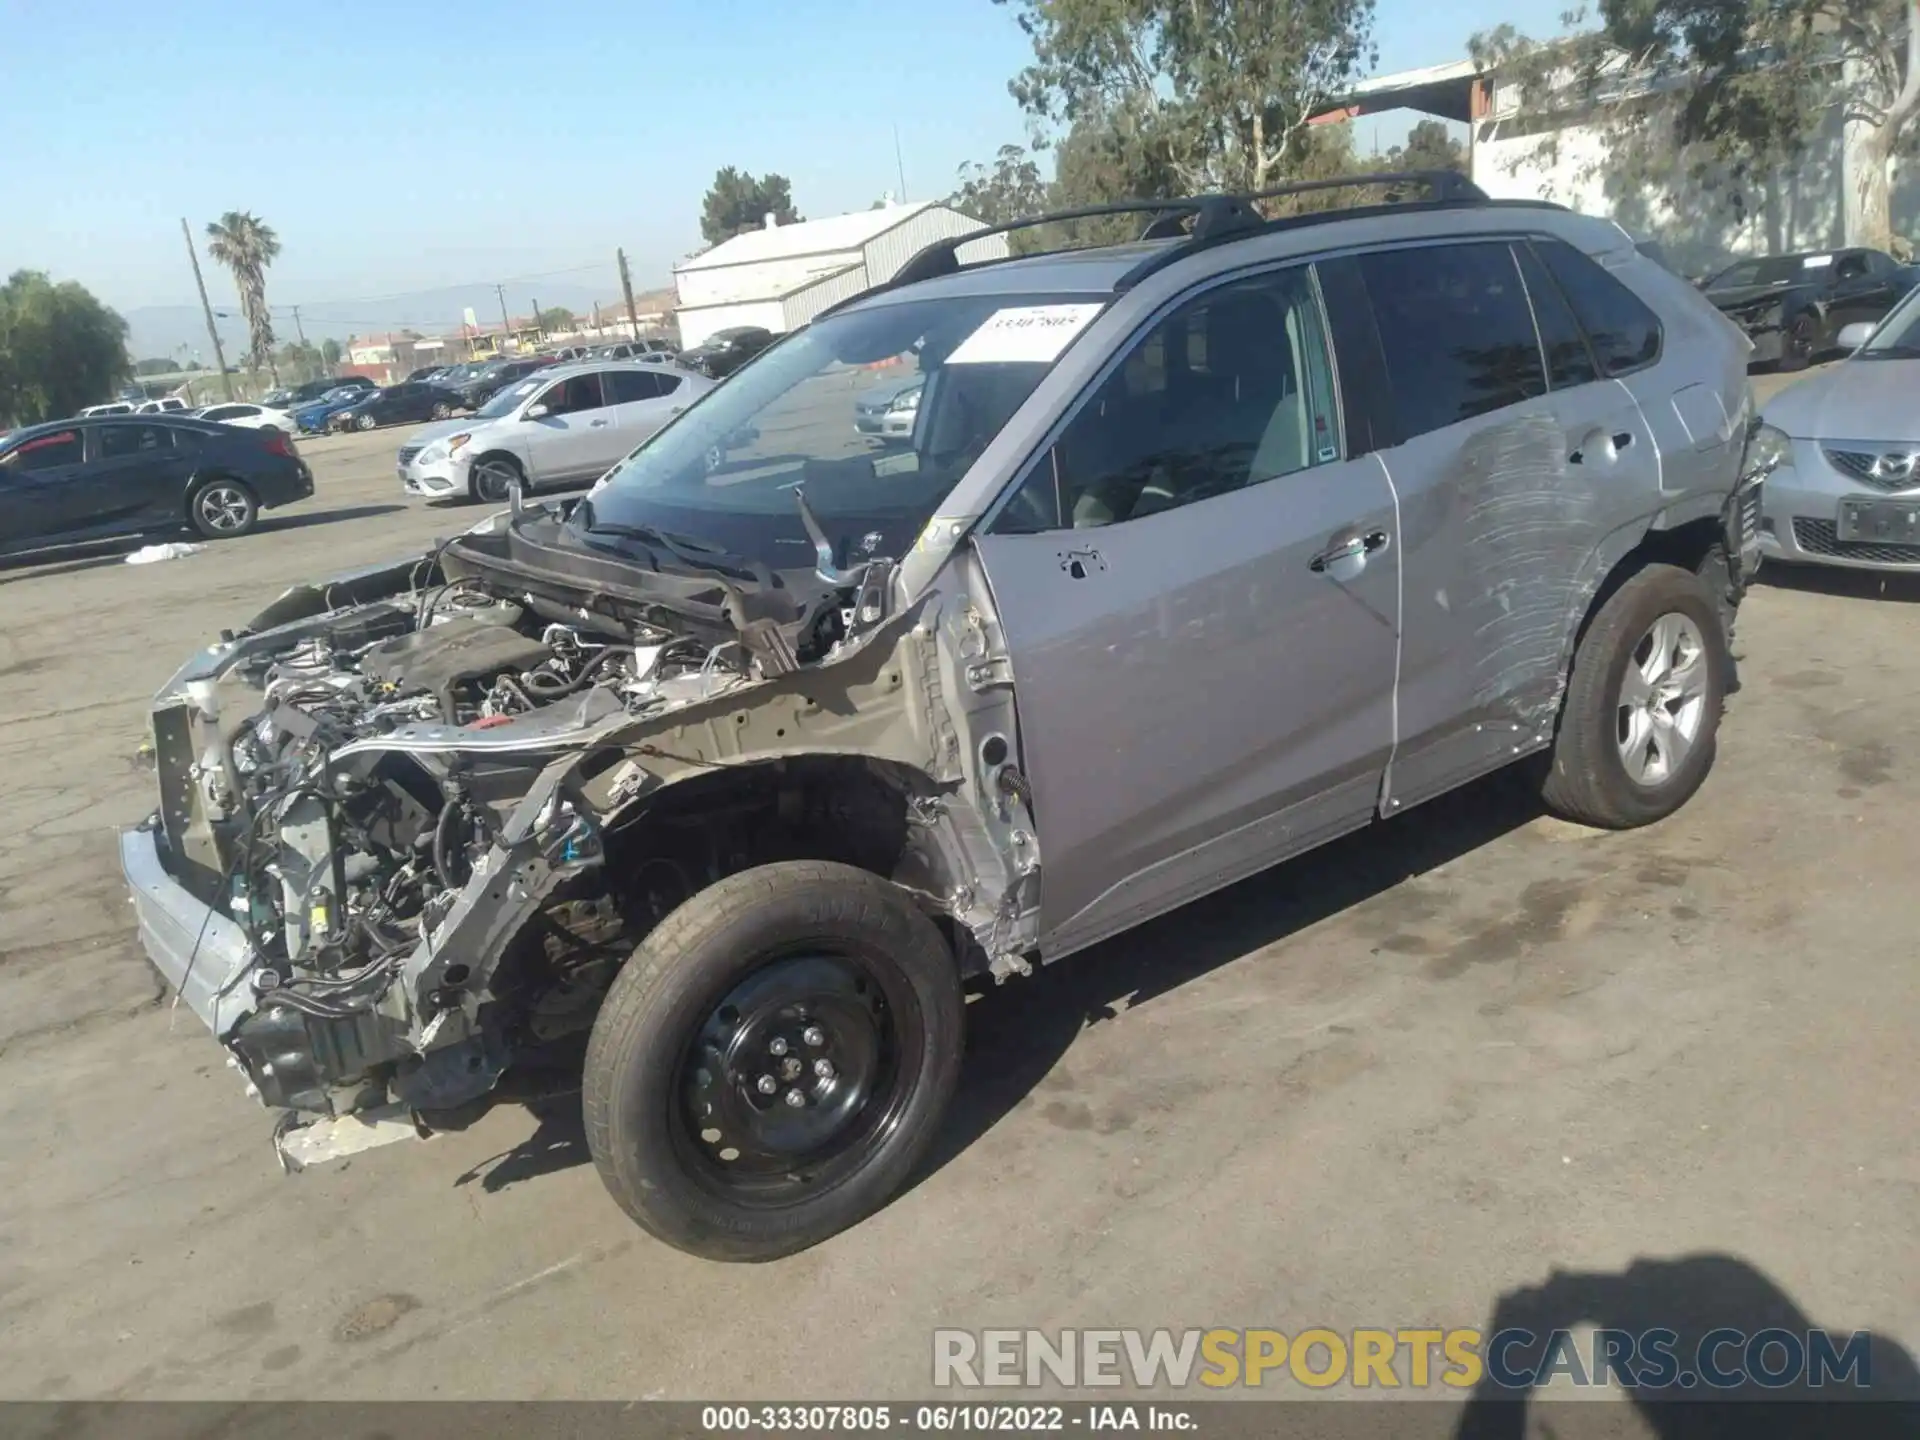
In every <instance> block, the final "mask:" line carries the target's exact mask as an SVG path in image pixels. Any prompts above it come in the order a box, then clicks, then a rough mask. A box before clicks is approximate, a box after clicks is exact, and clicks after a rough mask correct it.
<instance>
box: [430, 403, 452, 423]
mask: <svg viewBox="0 0 1920 1440" xmlns="http://www.w3.org/2000/svg"><path fill="white" fill-rule="evenodd" d="M451 414H453V408H452V407H451V406H450V405H448V404H447V402H446V401H444V400H436V401H435V402H434V405H433V418H434V419H436V420H444V419H446V418H447V417H448V416H449V415H451Z"/></svg>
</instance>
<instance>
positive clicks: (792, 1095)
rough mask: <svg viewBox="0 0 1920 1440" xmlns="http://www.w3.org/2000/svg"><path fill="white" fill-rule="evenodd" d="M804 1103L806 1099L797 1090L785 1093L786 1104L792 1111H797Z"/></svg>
mask: <svg viewBox="0 0 1920 1440" xmlns="http://www.w3.org/2000/svg"><path fill="white" fill-rule="evenodd" d="M806 1103H807V1097H806V1096H804V1095H802V1094H801V1093H800V1092H799V1091H798V1090H789V1091H787V1104H788V1105H790V1106H791V1107H792V1108H793V1109H795V1110H798V1109H799V1108H800V1107H801V1106H802V1105H804V1104H806Z"/></svg>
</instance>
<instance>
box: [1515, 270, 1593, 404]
mask: <svg viewBox="0 0 1920 1440" xmlns="http://www.w3.org/2000/svg"><path fill="white" fill-rule="evenodd" d="M1514 254H1515V255H1516V256H1518V257H1519V260H1520V273H1521V275H1523V276H1524V277H1525V278H1526V282H1527V295H1528V298H1530V299H1531V300H1532V301H1533V319H1534V323H1535V324H1537V325H1538V326H1539V327H1540V347H1541V349H1543V350H1544V351H1545V352H1546V356H1547V379H1548V380H1549V381H1551V382H1552V384H1553V388H1554V389H1556V390H1569V389H1572V388H1573V387H1574V386H1575V385H1586V384H1589V383H1591V382H1592V381H1595V380H1598V379H1599V378H1600V371H1599V369H1598V368H1597V367H1596V366H1595V365H1594V363H1593V354H1592V352H1591V351H1589V350H1588V349H1587V337H1586V336H1584V335H1582V334H1581V333H1580V322H1579V321H1578V320H1575V319H1574V318H1573V311H1572V310H1571V309H1570V308H1569V307H1568V305H1567V297H1566V296H1564V295H1562V294H1561V293H1560V287H1559V286H1558V285H1556V284H1554V282H1553V277H1552V276H1551V275H1549V274H1548V273H1547V267H1546V266H1544V265H1542V264H1541V263H1540V257H1539V256H1538V255H1536V254H1534V253H1533V249H1532V247H1531V246H1528V245H1517V246H1515V247H1514Z"/></svg>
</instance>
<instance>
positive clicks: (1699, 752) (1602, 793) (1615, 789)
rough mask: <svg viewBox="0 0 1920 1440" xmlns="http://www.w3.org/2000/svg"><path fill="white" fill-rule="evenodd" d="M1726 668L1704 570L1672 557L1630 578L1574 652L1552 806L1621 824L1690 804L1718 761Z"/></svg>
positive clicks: (1552, 775)
mask: <svg viewBox="0 0 1920 1440" xmlns="http://www.w3.org/2000/svg"><path fill="white" fill-rule="evenodd" d="M1731 666H1732V661H1731V659H1730V656H1729V653H1728V644H1727V635H1726V629H1725V626H1724V624H1723V623H1722V620H1721V613H1720V606H1719V604H1718V602H1717V600H1716V599H1715V597H1714V596H1713V595H1712V594H1710V593H1709V591H1708V588H1707V585H1706V583H1705V582H1703V580H1702V579H1701V577H1700V576H1698V575H1696V574H1695V573H1693V572H1692V571H1689V570H1682V569H1680V568H1679V567H1677V566H1673V565H1649V566H1647V567H1646V568H1645V569H1644V570H1641V571H1640V572H1639V573H1638V574H1636V575H1634V576H1633V577H1632V578H1631V579H1629V580H1628V581H1627V582H1626V583H1625V584H1624V585H1622V586H1621V587H1620V588H1619V589H1618V590H1616V591H1615V592H1614V593H1613V594H1612V595H1611V596H1609V597H1608V598H1607V600H1606V602H1605V603H1604V604H1602V605H1601V606H1600V609H1599V611H1598V612H1597V613H1596V614H1595V615H1594V617H1593V620H1592V622H1591V624H1589V625H1588V627H1587V632H1586V634H1585V635H1584V636H1583V637H1582V638H1581V641H1580V644H1579V647H1578V649H1577V650H1576V651H1575V652H1574V657H1573V673H1572V675H1571V677H1570V678H1569V680H1568V683H1567V696H1566V703H1565V707H1564V709H1563V710H1562V712H1561V716H1560V730H1559V734H1558V735H1556V736H1555V738H1554V746H1553V757H1552V767H1551V769H1550V771H1549V773H1548V776H1547V780H1546V784H1545V786H1544V787H1543V790H1542V798H1544V799H1545V801H1546V803H1547V806H1548V808H1550V809H1552V810H1553V811H1554V812H1555V813H1557V814H1559V815H1561V816H1563V817H1565V818H1566V819H1569V820H1574V821H1578V822H1579V823H1581V824H1584V825H1595V826H1599V827H1601V828H1603V829H1608V830H1627V829H1632V828H1634V827H1636V826H1640V825H1649V824H1652V823H1653V822H1654V821H1656V820H1662V819H1665V818H1666V817H1667V816H1668V815H1671V814H1672V813H1673V812H1674V811H1676V810H1678V809H1679V808H1680V807H1681V806H1682V805H1684V804H1686V802H1687V801H1688V800H1689V799H1690V798H1691V797H1692V795H1693V792H1694V791H1696V790H1698V789H1699V788H1700V785H1701V782H1702V781H1704V780H1705V779H1706V778H1707V771H1708V770H1710V769H1711V768H1712V766H1713V756H1714V748H1715V742H1716V739H1717V737H1718V734H1719V729H1720V710H1721V705H1722V702H1723V701H1724V698H1725V694H1726V677H1727V675H1728V674H1729V673H1730V671H1731Z"/></svg>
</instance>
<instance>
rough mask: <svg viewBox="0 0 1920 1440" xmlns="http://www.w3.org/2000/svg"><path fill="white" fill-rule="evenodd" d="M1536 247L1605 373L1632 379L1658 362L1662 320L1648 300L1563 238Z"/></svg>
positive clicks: (1536, 241)
mask: <svg viewBox="0 0 1920 1440" xmlns="http://www.w3.org/2000/svg"><path fill="white" fill-rule="evenodd" d="M1533 248H1534V251H1535V253H1536V254H1538V255H1539V257H1540V259H1541V260H1542V261H1543V262H1544V263H1545V264H1546V267H1547V269H1548V271H1549V272H1551V273H1552V275H1553V278H1554V280H1555V281H1556V282H1557V283H1558V284H1559V286H1560V290H1561V293H1562V294H1564V295H1565V296H1566V298H1567V303H1568V304H1569V305H1571V306H1572V307H1573V313H1574V314H1575V315H1576V316H1578V317H1579V320H1580V325H1581V328H1582V329H1584V330H1585V331H1586V332H1587V339H1588V340H1590V341H1591V342H1592V344H1593V358H1594V359H1595V360H1596V361H1597V362H1599V365H1600V373H1601V374H1603V375H1606V376H1608V377H1609V378H1618V377H1619V376H1622V375H1630V374H1632V373H1633V372H1634V371H1636V370H1644V369H1645V368H1646V367H1647V366H1649V365H1651V364H1653V362H1654V361H1656V360H1658V359H1659V358H1660V347H1661V343H1662V338H1663V337H1662V334H1661V329H1660V317H1659V316H1658V315H1656V314H1654V313H1653V311H1652V309H1650V308H1649V307H1648V305H1647V303H1646V301H1644V300H1642V299H1641V298H1640V297H1639V296H1638V295H1636V294H1634V293H1633V291H1631V290H1629V289H1628V288H1627V287H1626V285H1625V284H1623V283H1622V282H1621V281H1620V280H1618V279H1616V278H1615V277H1614V276H1612V275H1609V274H1608V273H1607V272H1606V270H1605V269H1604V268H1603V267H1602V266H1601V265H1600V263H1599V262H1598V261H1596V260H1594V259H1593V258H1591V257H1590V256H1587V255H1583V254H1582V253H1581V252H1580V251H1578V250H1576V249H1574V248H1573V246H1571V245H1569V244H1567V243H1566V242H1565V241H1564V240H1547V239H1538V240H1535V241H1534V242H1533Z"/></svg>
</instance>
